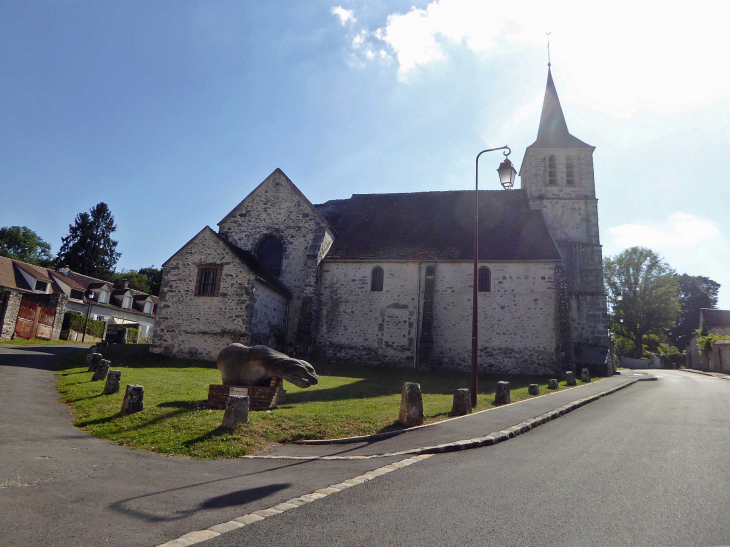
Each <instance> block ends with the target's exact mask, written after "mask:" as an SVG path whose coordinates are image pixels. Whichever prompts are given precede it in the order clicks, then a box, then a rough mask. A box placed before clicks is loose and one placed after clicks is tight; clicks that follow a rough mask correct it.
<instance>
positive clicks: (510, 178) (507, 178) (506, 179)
mask: <svg viewBox="0 0 730 547" xmlns="http://www.w3.org/2000/svg"><path fill="white" fill-rule="evenodd" d="M496 150H504V152H503V154H504V161H503V162H502V163H501V164H500V166H499V168H498V169H497V172H498V173H499V183H500V184H501V185H502V187H503V188H504V189H505V190H509V189H510V188H512V186H514V183H515V175H517V171H515V168H514V166H513V165H512V162H511V161H509V159H508V158H507V156H509V155H510V153H511V152H512V150H510V148H509V146H501V147H499V148H489V149H488V150H482V151H481V152H479V153H478V154H477V159H476V183H475V192H474V280H473V281H474V283H473V285H474V293H473V297H472V319H471V323H472V324H471V389H470V390H469V391H470V392H471V406H472V408H474V407H475V406H477V373H478V372H477V297H478V288H479V287H478V284H479V156H481V155H482V154H484V153H485V152H495V151H496Z"/></svg>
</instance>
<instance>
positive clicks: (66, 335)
mask: <svg viewBox="0 0 730 547" xmlns="http://www.w3.org/2000/svg"><path fill="white" fill-rule="evenodd" d="M58 338H59V339H60V340H68V341H69V342H81V339H82V338H83V339H84V342H89V343H90V344H96V343H97V342H101V340H102V339H101V338H97V337H96V336H91V335H90V334H89V333H87V334H86V338H84V335H83V333H81V332H76V331H75V330H72V329H62V330H61V334H60V335H59V337H58Z"/></svg>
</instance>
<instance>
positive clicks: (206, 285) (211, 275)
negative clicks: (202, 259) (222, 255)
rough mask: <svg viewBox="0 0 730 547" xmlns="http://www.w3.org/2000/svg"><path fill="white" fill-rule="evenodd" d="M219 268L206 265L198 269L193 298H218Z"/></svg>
mask: <svg viewBox="0 0 730 547" xmlns="http://www.w3.org/2000/svg"><path fill="white" fill-rule="evenodd" d="M221 270H222V268H221V266H217V265H206V266H200V267H199V268H198V279H197V281H196V283H195V296H218V294H219V292H220V284H221Z"/></svg>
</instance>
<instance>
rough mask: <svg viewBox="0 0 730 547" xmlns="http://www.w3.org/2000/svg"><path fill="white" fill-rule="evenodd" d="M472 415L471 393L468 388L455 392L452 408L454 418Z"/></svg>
mask: <svg viewBox="0 0 730 547" xmlns="http://www.w3.org/2000/svg"><path fill="white" fill-rule="evenodd" d="M465 414H471V393H470V392H469V389H468V388H465V387H464V388H461V389H455V390H454V404H453V406H452V407H451V415H452V416H464V415H465Z"/></svg>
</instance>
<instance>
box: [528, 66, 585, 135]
mask: <svg viewBox="0 0 730 547" xmlns="http://www.w3.org/2000/svg"><path fill="white" fill-rule="evenodd" d="M586 146H587V147H590V145H589V144H586V143H584V142H583V141H582V140H580V139H577V138H575V137H574V136H573V135H571V134H570V133H569V132H568V124H567V123H566V122H565V115H564V114H563V109H562V107H561V106H560V99H558V91H557V90H556V89H555V82H553V74H552V71H551V70H550V68H548V79H547V86H546V88H545V99H544V100H543V103H542V114H541V115H540V127H539V129H538V130H537V140H536V141H535V142H534V143H532V144H531V145H530V146H529V148H576V147H586Z"/></svg>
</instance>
